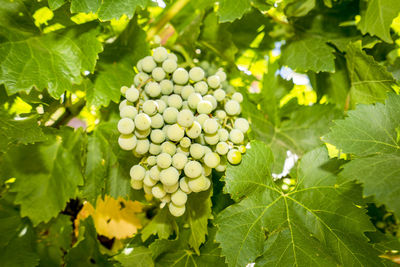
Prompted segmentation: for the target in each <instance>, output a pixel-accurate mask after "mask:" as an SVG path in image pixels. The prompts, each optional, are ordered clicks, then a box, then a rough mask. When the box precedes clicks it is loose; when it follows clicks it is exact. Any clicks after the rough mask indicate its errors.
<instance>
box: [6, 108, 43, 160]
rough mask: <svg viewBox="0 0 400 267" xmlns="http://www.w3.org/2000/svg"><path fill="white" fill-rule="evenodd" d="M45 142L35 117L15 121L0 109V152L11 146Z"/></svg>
mask: <svg viewBox="0 0 400 267" xmlns="http://www.w3.org/2000/svg"><path fill="white" fill-rule="evenodd" d="M44 140H46V136H45V135H44V134H43V131H42V129H41V128H40V127H39V124H38V122H37V117H28V118H22V119H18V120H15V119H14V118H12V116H11V115H10V114H8V113H7V112H5V111H3V110H1V109H0V152H2V151H6V150H7V149H9V148H10V146H11V145H18V144H24V145H26V144H29V143H34V142H40V141H44Z"/></svg>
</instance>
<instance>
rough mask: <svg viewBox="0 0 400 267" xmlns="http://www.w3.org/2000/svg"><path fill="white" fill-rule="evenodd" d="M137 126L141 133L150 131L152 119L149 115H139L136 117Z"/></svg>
mask: <svg viewBox="0 0 400 267" xmlns="http://www.w3.org/2000/svg"><path fill="white" fill-rule="evenodd" d="M135 125H136V128H137V129H139V130H141V131H145V130H147V129H149V128H150V126H151V119H150V117H149V115H147V114H145V113H139V114H138V115H136V117H135Z"/></svg>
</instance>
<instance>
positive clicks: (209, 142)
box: [118, 47, 249, 217]
mask: <svg viewBox="0 0 400 267" xmlns="http://www.w3.org/2000/svg"><path fill="white" fill-rule="evenodd" d="M136 67H137V70H138V73H137V74H136V76H135V78H134V84H133V85H132V86H131V87H129V88H128V87H126V86H124V87H122V88H121V93H122V95H123V96H124V97H125V98H126V99H125V100H123V101H122V102H121V104H120V106H119V109H120V115H121V120H120V121H119V122H118V130H119V132H120V133H121V135H120V137H119V140H118V142H119V145H120V147H121V148H122V149H124V150H133V153H134V154H135V156H136V157H140V158H142V160H141V163H140V164H138V165H134V166H133V167H132V168H131V170H130V176H131V186H132V188H133V189H136V190H140V189H143V190H144V192H145V193H146V194H147V195H150V196H153V197H155V198H157V199H159V200H160V201H161V206H162V207H164V206H165V205H166V204H168V207H169V211H170V213H171V214H172V215H174V216H176V217H179V216H181V215H183V214H184V213H185V210H186V208H185V204H186V202H187V198H188V195H189V194H191V193H192V192H194V193H197V192H201V191H206V190H208V189H209V187H210V185H211V180H210V179H211V172H212V169H215V170H216V171H218V172H224V171H225V169H226V167H227V163H228V162H229V163H230V164H239V163H240V162H241V159H242V153H245V151H246V146H245V145H244V144H245V139H246V133H247V131H248V130H249V123H248V121H247V120H246V119H244V118H240V117H238V116H239V114H240V113H241V106H240V103H241V102H242V101H243V96H242V94H240V93H238V92H235V93H230V94H227V93H226V91H225V90H224V88H223V87H222V86H221V84H222V82H224V81H225V80H226V74H225V72H224V71H223V70H221V69H220V70H218V71H217V72H216V73H215V74H214V75H209V76H208V77H207V76H206V74H205V72H204V70H203V69H202V68H200V67H193V68H191V69H190V70H189V71H187V70H186V69H184V68H180V67H179V66H178V63H177V57H176V55H174V54H173V53H168V51H167V50H166V49H165V48H164V47H158V48H155V49H154V50H153V56H147V57H144V58H143V59H141V60H139V62H138V64H137V66H136Z"/></svg>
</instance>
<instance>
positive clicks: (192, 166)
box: [184, 160, 203, 178]
mask: <svg viewBox="0 0 400 267" xmlns="http://www.w3.org/2000/svg"><path fill="white" fill-rule="evenodd" d="M202 171H203V167H202V166H201V164H200V163H199V162H198V161H195V160H192V161H189V162H188V163H187V164H186V165H185V168H184V172H185V175H186V176H187V177H189V178H196V177H199V176H200V175H201V173H202Z"/></svg>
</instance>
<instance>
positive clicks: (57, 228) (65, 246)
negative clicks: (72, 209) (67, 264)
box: [37, 214, 72, 267]
mask: <svg viewBox="0 0 400 267" xmlns="http://www.w3.org/2000/svg"><path fill="white" fill-rule="evenodd" d="M37 232H38V243H37V251H38V254H39V256H40V266H41V267H42V266H43V267H45V266H49V267H51V266H61V265H63V262H64V260H63V258H64V253H63V252H64V251H68V250H69V248H70V246H71V243H72V222H71V219H70V217H69V216H66V215H63V214H60V215H59V216H58V217H57V218H56V219H54V220H52V221H50V222H49V223H48V224H44V225H40V226H39V227H38V229H37Z"/></svg>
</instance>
